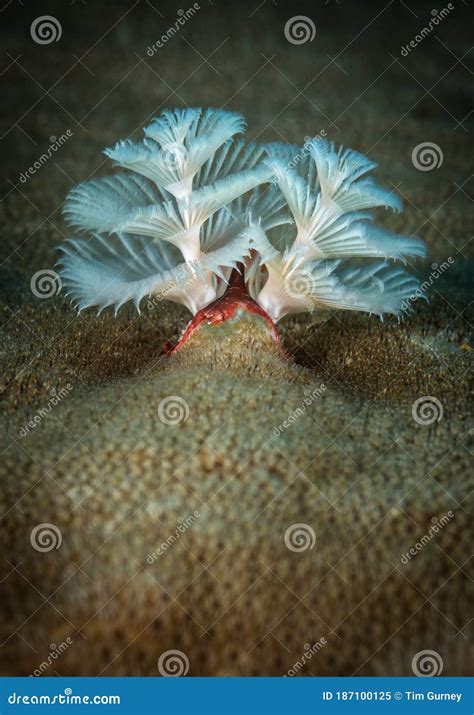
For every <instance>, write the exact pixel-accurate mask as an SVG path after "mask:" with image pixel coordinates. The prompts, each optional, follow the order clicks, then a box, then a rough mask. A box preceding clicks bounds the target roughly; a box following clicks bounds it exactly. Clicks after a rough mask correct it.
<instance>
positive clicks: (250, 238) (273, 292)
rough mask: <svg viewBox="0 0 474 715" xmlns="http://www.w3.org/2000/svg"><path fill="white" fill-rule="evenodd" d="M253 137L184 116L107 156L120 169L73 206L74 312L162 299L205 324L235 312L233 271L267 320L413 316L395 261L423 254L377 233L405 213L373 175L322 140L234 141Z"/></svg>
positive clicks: (234, 126) (79, 192)
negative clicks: (390, 215) (384, 220)
mask: <svg viewBox="0 0 474 715" xmlns="http://www.w3.org/2000/svg"><path fill="white" fill-rule="evenodd" d="M244 128H245V121H244V119H243V117H242V116H240V115H239V114H235V113H231V112H226V111H223V110H221V109H207V110H201V109H185V110H180V109H178V110H174V111H167V112H164V114H162V115H161V116H160V117H158V118H156V119H155V120H154V121H153V122H152V123H151V124H150V125H149V126H148V127H146V129H145V130H144V133H145V138H144V139H143V140H142V141H141V142H138V143H134V142H132V141H129V140H127V141H121V142H119V143H118V144H117V145H116V146H115V147H113V148H112V149H107V150H106V151H105V154H106V155H107V156H108V157H109V158H110V159H111V160H112V161H113V162H114V164H115V165H116V166H117V167H120V169H121V171H119V172H117V173H116V174H115V175H113V176H110V177H106V178H100V179H93V180H91V181H86V182H84V183H82V184H79V185H78V186H77V187H75V188H73V189H72V190H71V192H70V193H69V195H68V197H67V199H66V202H65V206H64V214H65V217H66V219H67V221H68V222H69V223H70V224H71V225H72V226H74V227H75V228H76V229H78V230H79V231H80V232H82V233H80V234H79V235H78V237H77V238H73V239H70V240H69V241H67V242H66V243H65V244H64V245H63V247H62V251H63V256H62V258H61V261H60V266H61V269H60V270H61V277H62V280H63V283H64V285H65V286H66V288H67V289H68V295H70V296H71V298H72V299H73V301H74V302H75V304H76V306H77V307H78V308H79V310H82V309H84V308H88V307H90V306H98V308H99V312H100V311H101V310H103V309H104V308H106V307H107V306H113V307H114V308H115V311H116V312H117V311H118V310H119V308H120V307H121V306H122V305H124V304H125V303H126V302H128V301H133V302H134V303H135V305H136V307H137V309H138V310H139V309H140V302H141V300H142V299H143V298H144V297H145V296H153V297H155V298H157V299H159V300H171V301H175V302H178V303H182V304H183V305H185V306H186V307H187V308H188V309H189V310H190V312H191V313H192V314H193V316H195V319H194V320H195V321H196V319H197V323H199V322H201V321H202V320H206V321H207V322H213V320H214V319H215V321H216V322H219V321H222V320H224V319H226V318H227V317H230V316H231V315H232V314H233V311H232V296H234V295H237V294H236V286H237V283H236V279H235V278H236V273H240V274H241V287H240V289H239V291H238V302H237V301H236V302H235V306H234V307H237V306H238V307H240V308H241V309H243V310H246V309H247V310H249V309H250V308H251V306H253V308H254V310H253V312H260V313H261V315H263V316H265V317H266V318H267V319H269V320H270V321H271V322H272V323H276V322H277V321H279V320H280V319H281V318H282V317H284V316H285V315H288V314H291V313H301V312H305V311H313V310H315V309H318V308H323V309H327V308H329V309H333V308H342V309H346V310H359V311H366V312H369V313H374V314H377V315H379V316H383V314H385V313H391V314H395V315H398V314H400V312H402V311H407V310H408V307H409V306H410V305H411V303H412V302H413V300H414V297H415V296H416V291H417V288H418V282H417V280H416V279H415V278H414V277H413V276H411V275H410V274H409V273H408V272H406V271H405V269H404V268H403V267H401V266H400V265H399V263H400V262H401V263H406V261H407V260H408V259H410V258H413V259H414V258H417V257H423V256H424V255H425V247H424V243H423V242H422V241H421V240H419V239H418V238H414V237H408V236H399V235H395V234H393V233H390V232H388V231H386V230H385V229H383V228H381V227H380V226H377V225H376V224H375V223H374V221H373V214H372V212H371V209H374V208H375V207H378V206H384V207H386V208H392V209H394V210H397V211H400V210H401V202H400V199H399V197H398V196H397V195H396V194H394V193H393V191H387V190H385V189H383V188H381V187H380V186H378V185H377V184H376V183H375V182H374V180H373V179H372V178H371V177H369V176H367V174H368V173H369V172H370V171H371V170H372V169H373V168H374V167H375V164H374V163H373V162H371V161H370V160H369V159H367V158H366V157H365V156H363V155H362V154H359V153H358V152H356V151H353V150H350V149H342V148H336V147H335V145H334V144H333V143H332V142H330V141H328V140H327V139H326V138H323V137H315V138H314V139H309V140H307V141H306V142H305V145H304V147H297V146H292V145H289V144H284V143H270V144H262V145H257V144H255V143H249V144H246V143H245V142H244V141H243V140H242V139H236V138H235V137H236V135H238V134H241V133H242V132H243V131H244ZM124 170H125V171H124ZM84 232H87V234H89V235H84ZM361 259H363V260H362V261H361ZM381 259H382V260H381ZM396 262H399V263H398V265H397V263H396ZM233 272H234V275H233ZM230 285H232V288H233V291H234V292H233V293H228V294H227V295H226V292H227V291H230V288H229V286H230ZM224 296H226V298H225V300H226V303H225V305H226V311H223V310H222V304H221V303H220V300H222V299H223V297H224ZM214 308H215V309H214ZM203 309H206V312H205V313H201V311H203ZM213 311H214V312H213ZM216 316H218V318H217V317H216ZM188 332H189V331H188Z"/></svg>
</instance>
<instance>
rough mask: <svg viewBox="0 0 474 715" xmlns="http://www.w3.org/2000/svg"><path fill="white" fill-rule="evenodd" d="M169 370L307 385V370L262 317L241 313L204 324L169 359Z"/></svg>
mask: <svg viewBox="0 0 474 715" xmlns="http://www.w3.org/2000/svg"><path fill="white" fill-rule="evenodd" d="M168 361H169V362H168V366H169V368H176V367H179V368H187V367H189V368H197V367H199V368H205V370H206V371H208V370H212V371H222V372H226V373H232V374H234V375H238V376H240V377H253V378H255V377H257V378H261V379H267V378H269V379H275V380H285V381H288V382H300V381H301V382H305V381H306V380H307V379H308V377H307V375H306V370H304V369H303V368H301V367H299V366H297V365H296V364H295V363H294V361H293V358H292V357H291V356H290V355H289V354H288V353H287V352H286V351H285V350H284V349H283V347H282V346H281V343H280V342H279V341H277V340H275V337H274V335H273V333H272V330H271V328H270V326H269V325H268V323H267V322H266V321H265V320H264V319H263V318H262V317H261V316H259V315H257V314H255V313H250V312H248V311H246V310H243V309H237V310H236V311H235V313H234V315H233V316H232V317H231V318H229V319H228V320H224V321H222V322H220V323H211V322H202V323H200V324H199V326H198V327H197V328H196V329H195V330H194V331H193V332H192V334H191V335H190V337H189V339H188V340H187V341H186V342H185V343H184V344H183V345H182V346H180V348H179V349H178V350H176V351H174V352H171V353H170V354H169V357H168Z"/></svg>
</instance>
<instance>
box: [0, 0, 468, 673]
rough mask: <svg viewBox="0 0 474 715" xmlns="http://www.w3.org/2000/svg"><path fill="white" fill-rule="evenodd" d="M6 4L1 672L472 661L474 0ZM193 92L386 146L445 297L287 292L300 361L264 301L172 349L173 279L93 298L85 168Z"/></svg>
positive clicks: (388, 669)
mask: <svg viewBox="0 0 474 715" xmlns="http://www.w3.org/2000/svg"><path fill="white" fill-rule="evenodd" d="M191 10H192V12H191ZM44 16H48V18H49V20H48V21H47V22H48V24H49V27H50V28H51V30H50V33H52V34H49V35H48V34H46V35H44V34H42V33H41V25H40V23H38V22H36V21H37V20H38V18H43V17H44ZM299 16H301V18H302V19H301V18H300V17H299ZM0 17H1V25H0V33H1V36H2V55H1V69H0V72H1V82H2V99H3V102H2V114H1V125H0V136H1V146H2V172H1V174H2V183H1V192H0V193H1V202H0V221H1V235H2V241H1V249H0V251H1V256H2V265H1V271H2V273H1V298H0V310H1V314H2V358H3V365H2V388H1V390H2V392H1V396H2V414H3V421H4V426H5V428H4V430H3V431H2V458H1V463H0V480H1V481H0V494H1V519H2V521H1V524H2V540H3V544H4V546H3V548H2V557H1V576H0V583H1V586H0V588H1V597H0V609H1V612H2V615H1V620H2V622H1V631H0V636H1V637H0V645H1V648H0V663H1V673H2V674H3V675H29V674H32V673H34V674H36V675H54V674H59V675H160V674H161V675H170V674H182V675H185V674H189V675H222V676H224V675H275V676H277V675H285V674H289V675H353V674H354V675H412V674H415V675H417V674H420V668H422V669H423V668H424V667H426V663H428V666H429V667H430V668H432V669H433V670H432V672H433V674H441V673H443V674H444V675H468V674H470V671H471V670H472V667H471V666H469V663H472V662H474V658H473V652H472V645H470V641H469V638H470V635H471V633H472V620H471V621H470V616H469V613H468V605H469V603H472V561H471V559H470V556H471V549H470V543H472V535H471V533H470V532H471V524H472V477H471V476H470V474H471V473H472V467H471V472H470V471H469V465H470V461H469V460H470V455H471V452H472V422H471V421H470V414H469V405H470V402H469V398H470V394H471V393H470V385H469V375H470V366H471V363H472V358H471V356H472V352H471V347H470V343H469V338H470V322H472V267H473V261H472V255H473V247H472V237H473V232H474V212H473V210H472V200H473V199H472V195H473V181H472V134H471V132H472V52H471V45H470V43H469V35H468V28H469V24H470V22H471V15H470V13H469V5H468V3H467V2H466V3H464V2H462V1H461V0H460V1H459V2H453V3H446V4H445V5H443V6H442V7H441V5H438V6H437V7H436V8H433V6H432V5H431V4H428V3H424V2H414V1H413V0H407V2H405V1H402V0H391V1H390V2H385V1H384V2H379V3H375V2H372V3H360V2H355V1H350V0H340V2H338V1H337V0H326V2H324V0H323V1H321V2H311V3H309V2H308V3H303V2H283V1H282V0H278V1H277V0H274V1H273V2H272V1H271V0H263V2H259V0H254V2H239V3H230V2H225V1H224V0H212V1H211V0H200V2H199V3H194V4H193V3H190V4H189V5H188V4H186V3H185V4H181V3H179V2H174V3H173V2H160V1H159V0H145V1H144V0H136V1H135V2H133V1H129V2H112V1H110V2H92V1H91V0H85V1H83V2H81V1H79V0H73V2H71V3H69V2H67V3H64V2H59V1H58V2H48V1H46V0H44V1H41V2H29V3H24V4H21V3H19V2H15V1H13V0H12V1H11V2H6V3H4V6H3V7H2V9H1V15H0ZM51 18H52V19H51ZM295 18H296V20H295ZM298 18H299V19H298ZM435 20H436V22H435ZM295 23H300V27H299V29H298V27H296V26H295ZM430 23H431V24H430ZM171 28H172V29H173V31H170V29H171ZM186 106H202V107H224V108H226V109H228V110H233V111H237V112H242V113H243V114H244V115H245V117H246V119H247V122H248V129H247V134H246V139H247V140H249V141H250V140H252V139H255V140H257V141H270V140H272V141H275V140H282V141H288V142H290V143H295V144H301V143H302V142H303V141H304V138H305V137H308V136H316V135H319V134H321V135H323V136H327V137H328V138H330V139H331V140H333V141H335V142H336V143H337V144H343V145H344V146H347V147H351V148H353V149H356V150H358V151H361V152H362V153H364V154H366V155H368V156H369V157H370V158H371V159H373V160H374V161H376V162H377V163H378V165H379V166H378V169H377V170H376V178H377V179H378V180H379V181H380V183H382V184H383V185H386V186H387V187H390V186H392V187H394V188H396V190H397V191H398V192H399V193H400V194H401V196H402V198H403V201H404V207H405V210H404V212H403V213H402V214H399V215H398V214H393V213H391V212H390V213H385V212H383V211H381V212H380V214H379V216H378V218H379V220H380V221H381V222H382V223H383V225H384V226H386V227H387V228H389V229H391V230H393V231H397V232H400V233H404V234H408V235H410V234H417V235H419V236H420V237H421V238H423V239H424V240H425V241H426V242H427V244H428V248H429V259H428V261H426V262H425V264H423V265H422V266H421V267H420V266H415V265H414V266H413V267H412V269H413V270H415V271H417V272H418V275H420V277H421V279H422V281H424V283H423V286H424V288H423V293H424V294H425V295H426V296H427V297H428V299H429V301H428V302H426V301H423V300H419V301H417V303H416V304H415V306H414V314H413V315H412V316H408V317H406V318H405V319H404V320H403V321H402V322H400V323H398V321H397V320H396V319H395V318H391V317H388V318H386V319H385V321H384V322H383V323H381V322H380V321H379V320H378V319H377V318H375V317H370V316H368V315H359V314H355V313H349V312H344V311H341V312H335V311H334V312H329V311H328V312H325V313H320V314H319V313H318V314H317V313H315V314H311V315H309V314H303V315H301V316H295V317H289V318H285V319H284V320H283V321H282V322H281V323H280V324H279V326H278V327H279V332H280V335H281V337H282V342H283V347H284V349H285V350H286V351H287V352H288V353H289V354H291V355H292V356H294V360H289V359H288V358H287V357H286V356H285V355H284V354H282V353H281V352H280V351H279V350H277V349H276V348H274V346H272V345H271V344H270V343H269V341H268V340H266V339H265V338H264V337H263V336H262V335H259V334H258V331H256V330H255V329H254V328H255V326H250V327H249V329H248V331H246V330H243V331H241V333H240V334H239V338H238V340H235V339H232V336H230V337H229V335H228V334H227V332H226V331H223V332H222V333H219V335H217V334H216V335H212V336H209V335H207V334H204V335H202V336H201V338H200V339H197V340H196V341H195V342H193V343H192V344H191V343H190V345H189V348H188V349H187V350H185V351H183V352H182V353H178V354H177V355H176V356H175V357H173V358H166V357H163V356H162V354H161V351H162V347H163V344H164V342H165V341H166V340H176V339H177V338H178V337H179V333H180V331H181V330H182V329H183V328H184V327H185V325H186V323H187V321H188V320H189V317H190V316H189V314H188V313H187V311H186V310H185V309H184V308H183V307H181V306H178V305H177V304H174V303H170V302H158V303H157V302H156V301H155V302H153V301H150V302H149V304H148V305H147V304H146V300H145V301H144V305H143V306H142V315H138V314H137V313H136V312H135V311H134V310H133V308H131V307H125V308H124V309H123V310H122V311H121V312H120V314H119V316H118V317H117V318H114V315H113V312H112V311H105V312H104V314H102V315H101V316H100V317H99V318H97V317H96V316H95V312H94V311H88V312H87V311H86V312H85V313H82V314H81V315H80V316H79V317H78V316H77V315H76V314H75V312H74V311H73V309H72V308H71V306H70V303H69V302H68V301H67V299H66V298H65V297H64V295H62V294H61V293H59V288H60V286H59V285H58V282H57V276H56V274H55V262H56V261H57V260H58V251H57V247H58V245H59V244H60V243H61V242H62V241H63V239H64V238H66V237H67V236H68V235H69V234H70V232H69V231H68V229H67V228H66V225H65V223H64V221H63V219H62V217H61V205H62V202H63V200H64V197H65V195H66V193H67V192H68V191H69V189H70V188H71V186H73V185H74V184H76V183H78V182H79V181H82V180H85V179H87V178H90V177H92V176H103V175H105V174H107V173H109V172H110V164H109V162H108V160H107V159H106V158H105V157H104V156H103V154H102V151H103V149H104V148H105V147H107V146H111V145H113V144H114V143H115V142H116V141H117V140H119V139H122V138H125V137H130V138H132V139H137V138H139V137H140V136H141V130H142V127H143V126H144V125H146V124H147V123H148V122H149V121H150V120H151V119H152V118H153V117H154V116H156V115H158V114H159V113H160V112H161V111H163V110H164V109H173V108H175V107H186ZM45 156H46V159H45V158H44V157H45ZM42 157H43V158H42ZM45 272H46V273H45ZM469 450H471V452H470V451H469ZM425 651H429V653H428V654H426V653H424V652H425ZM426 658H428V661H426ZM423 659H424V660H423ZM420 661H421V662H422V663H424V665H420ZM173 669H174V672H173Z"/></svg>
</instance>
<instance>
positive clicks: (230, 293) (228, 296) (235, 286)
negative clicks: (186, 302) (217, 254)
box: [163, 269, 279, 355]
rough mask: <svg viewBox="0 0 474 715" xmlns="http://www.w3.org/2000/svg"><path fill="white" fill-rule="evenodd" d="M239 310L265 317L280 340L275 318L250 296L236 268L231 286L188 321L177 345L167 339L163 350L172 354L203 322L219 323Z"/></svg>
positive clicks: (275, 337)
mask: <svg viewBox="0 0 474 715" xmlns="http://www.w3.org/2000/svg"><path fill="white" fill-rule="evenodd" d="M237 310H243V311H247V312H248V313H253V314H254V315H259V316H260V317H261V318H263V319H264V320H265V321H266V322H267V324H268V325H269V327H270V329H271V334H272V336H273V338H274V340H275V341H277V342H278V340H279V338H278V333H277V330H276V327H275V324H274V322H273V320H272V319H271V318H270V316H269V315H268V313H267V312H265V311H264V310H263V308H261V307H260V306H259V305H258V303H256V302H255V301H254V300H253V299H252V298H251V297H250V296H249V294H248V291H247V288H246V286H245V283H244V279H243V277H242V275H241V274H240V273H239V271H238V270H235V269H234V270H233V271H232V275H231V277H230V281H229V287H228V288H227V290H226V292H225V293H224V295H223V296H222V297H221V298H218V299H217V300H215V301H214V302H213V303H210V304H209V305H207V306H206V307H205V308H203V309H202V310H200V311H199V312H198V313H196V315H195V316H194V318H193V319H192V320H191V322H190V323H188V326H187V327H186V330H185V331H184V333H183V335H182V336H181V338H180V339H179V341H178V342H177V344H176V345H173V344H172V343H171V341H169V340H167V341H166V343H165V344H164V346H163V352H164V353H165V354H166V355H170V354H171V353H174V352H176V351H177V350H179V349H180V348H182V347H183V345H184V344H185V343H187V342H188V340H189V339H190V337H191V335H192V334H193V333H194V331H195V330H196V328H198V327H199V326H200V325H201V323H207V324H208V325H218V324H219V323H223V322H224V321H225V320H229V319H230V318H232V317H233V316H234V315H235V313H236V311H237Z"/></svg>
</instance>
